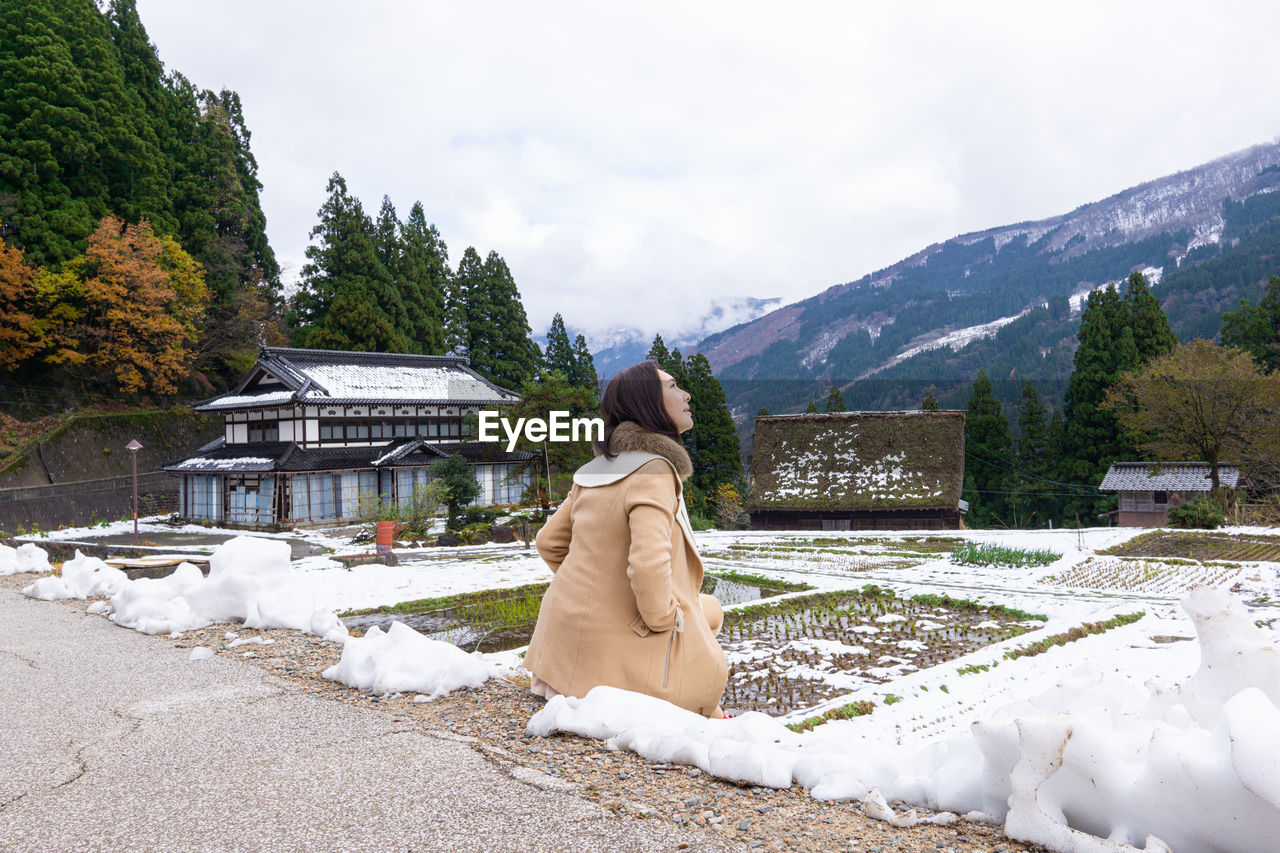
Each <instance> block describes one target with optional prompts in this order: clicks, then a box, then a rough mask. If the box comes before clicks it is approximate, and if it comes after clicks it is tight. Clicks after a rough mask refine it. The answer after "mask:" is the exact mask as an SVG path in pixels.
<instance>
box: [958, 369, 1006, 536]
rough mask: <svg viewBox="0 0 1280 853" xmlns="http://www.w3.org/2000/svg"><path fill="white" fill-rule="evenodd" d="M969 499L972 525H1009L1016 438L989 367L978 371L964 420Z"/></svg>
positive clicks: (969, 521) (966, 492)
mask: <svg viewBox="0 0 1280 853" xmlns="http://www.w3.org/2000/svg"><path fill="white" fill-rule="evenodd" d="M964 440H965V450H964V456H965V459H964V465H965V475H964V480H965V499H966V500H967V501H968V502H969V518H968V524H969V526H970V527H994V526H1000V525H1007V524H1008V520H1009V492H1010V488H1009V486H1010V476H1009V472H1010V469H1011V467H1012V465H1011V463H1012V461H1013V438H1012V436H1010V434H1009V422H1008V421H1007V420H1006V419H1005V416H1004V413H1003V412H1002V410H1001V406H1000V401H999V400H997V399H996V398H995V396H994V395H993V394H992V389H991V380H990V379H988V378H987V372H986V371H985V370H979V371H978V378H977V379H976V380H975V381H974V383H973V394H972V396H970V398H969V405H968V410H967V413H966V415H965V420H964Z"/></svg>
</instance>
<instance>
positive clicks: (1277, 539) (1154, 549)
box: [1103, 530, 1280, 563]
mask: <svg viewBox="0 0 1280 853" xmlns="http://www.w3.org/2000/svg"><path fill="white" fill-rule="evenodd" d="M1103 553H1105V554H1111V555H1113V556H1117V557H1179V558H1184V559H1190V560H1201V561H1204V560H1232V561H1236V562H1253V561H1265V562H1273V563H1276V562H1280V536H1265V535H1258V534H1252V535H1246V534H1226V533H1199V532H1191V531H1181V530H1155V531H1152V532H1151V533H1144V534H1142V535H1141V536H1135V537H1134V538H1132V539H1130V540H1129V541H1128V542H1124V543H1122V544H1120V545H1117V546H1115V547H1114V548H1110V549H1108V550H1107V551H1104V552H1103Z"/></svg>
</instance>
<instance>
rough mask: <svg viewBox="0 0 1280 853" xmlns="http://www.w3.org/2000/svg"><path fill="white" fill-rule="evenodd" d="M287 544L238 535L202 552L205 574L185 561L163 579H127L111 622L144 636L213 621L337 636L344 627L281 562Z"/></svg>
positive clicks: (116, 597) (340, 637) (344, 634)
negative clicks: (206, 563) (206, 560)
mask: <svg viewBox="0 0 1280 853" xmlns="http://www.w3.org/2000/svg"><path fill="white" fill-rule="evenodd" d="M289 555H290V552H289V544H288V543H287V542H280V541H275V540H270V539H262V538H258V537H253V536H238V537H236V538H235V539H232V540H230V541H229V542H224V543H223V544H222V545H219V546H218V549H217V550H216V551H214V552H213V554H212V556H211V557H210V558H209V576H208V577H207V578H206V577H204V576H203V575H202V574H201V572H200V570H199V569H198V568H196V567H195V566H193V565H191V564H190V563H183V564H181V565H180V566H178V568H177V570H175V571H174V573H173V574H171V575H169V576H168V577H165V578H158V579H154V578H139V579H137V580H133V581H129V582H128V583H127V584H125V585H124V586H123V587H122V588H121V589H120V590H119V591H117V592H116V593H115V594H114V595H112V596H111V607H112V613H111V617H110V618H111V620H112V621H113V622H115V623H116V624H117V625H123V626H124V627H126V628H133V629H134V630H137V631H141V632H142V633H144V634H169V633H175V632H180V631H190V630H193V629H196V628H204V627H206V626H208V625H212V624H215V623H219V622H243V623H244V625H245V627H247V628H292V629H294V630H298V631H309V632H311V633H314V634H317V635H318V636H322V637H324V638H325V639H327V640H333V641H336V642H341V641H343V640H345V639H346V637H347V631H346V628H345V627H343V625H342V623H341V621H339V620H338V618H337V616H335V615H334V614H333V613H332V612H330V611H323V610H320V611H318V610H316V607H315V603H314V599H313V598H312V597H311V596H310V595H306V594H302V593H301V591H300V590H301V588H302V587H303V583H302V580H301V578H300V576H299V573H298V572H296V571H294V570H293V568H292V567H290V565H289Z"/></svg>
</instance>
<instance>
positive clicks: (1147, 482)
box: [1098, 462, 1240, 527]
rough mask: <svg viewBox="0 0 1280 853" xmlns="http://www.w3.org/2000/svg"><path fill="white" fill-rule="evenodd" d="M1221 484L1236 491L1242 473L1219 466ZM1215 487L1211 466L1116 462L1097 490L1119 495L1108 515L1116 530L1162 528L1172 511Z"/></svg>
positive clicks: (1184, 463) (1183, 463) (1200, 464)
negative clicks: (1124, 528) (1211, 475)
mask: <svg viewBox="0 0 1280 853" xmlns="http://www.w3.org/2000/svg"><path fill="white" fill-rule="evenodd" d="M1218 482H1219V484H1221V485H1223V486H1225V487H1227V488H1229V489H1234V488H1235V487H1236V485H1237V484H1238V483H1239V482H1240V469H1239V468H1237V467H1236V466H1234V465H1219V466H1218ZM1212 485H1213V484H1212V482H1211V481H1210V479H1209V463H1208V462H1114V463H1112V465H1111V467H1110V468H1109V469H1108V470H1107V475H1106V476H1105V477H1103V478H1102V483H1101V484H1100V485H1099V486H1098V490H1099V491H1102V492H1117V493H1119V496H1120V506H1119V507H1118V508H1117V509H1115V510H1113V511H1112V512H1111V513H1109V515H1108V517H1109V518H1110V521H1111V524H1112V525H1113V526H1119V527H1160V526H1162V525H1164V524H1165V523H1167V522H1168V520H1169V519H1168V511H1169V507H1173V506H1178V505H1179V504H1181V503H1185V502H1186V501H1189V500H1191V499H1192V498H1193V497H1195V496H1196V495H1197V494H1199V493H1201V492H1208V491H1209V490H1210V489H1211V488H1212Z"/></svg>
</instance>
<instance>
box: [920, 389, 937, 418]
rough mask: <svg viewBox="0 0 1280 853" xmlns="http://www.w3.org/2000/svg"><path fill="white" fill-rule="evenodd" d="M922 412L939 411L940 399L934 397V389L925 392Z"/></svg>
mask: <svg viewBox="0 0 1280 853" xmlns="http://www.w3.org/2000/svg"><path fill="white" fill-rule="evenodd" d="M920 411H922V412H936V411H938V398H937V397H935V396H933V389H932V388H930V389H929V390H928V391H925V392H924V399H923V400H921V401H920Z"/></svg>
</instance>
